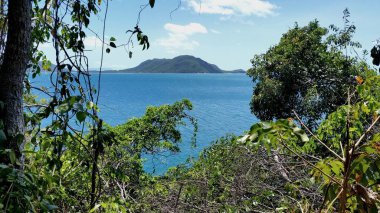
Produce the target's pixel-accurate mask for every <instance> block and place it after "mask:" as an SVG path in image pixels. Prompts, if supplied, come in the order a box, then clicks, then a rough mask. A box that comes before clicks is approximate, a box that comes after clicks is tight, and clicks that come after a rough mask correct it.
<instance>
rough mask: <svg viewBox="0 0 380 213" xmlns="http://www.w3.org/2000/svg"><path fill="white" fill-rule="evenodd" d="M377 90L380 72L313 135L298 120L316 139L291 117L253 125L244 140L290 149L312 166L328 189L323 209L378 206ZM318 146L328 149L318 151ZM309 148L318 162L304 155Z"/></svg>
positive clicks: (319, 180)
mask: <svg viewBox="0 0 380 213" xmlns="http://www.w3.org/2000/svg"><path fill="white" fill-rule="evenodd" d="M379 91H380V78H379V76H376V77H372V78H369V79H367V80H366V82H365V83H364V84H362V85H358V86H357V88H356V90H355V91H354V92H353V93H352V94H350V96H349V102H348V103H349V104H348V105H344V106H341V107H339V108H338V109H337V110H336V111H335V112H333V113H331V114H330V115H329V116H328V118H327V119H326V120H325V121H323V122H322V124H321V125H320V127H319V128H318V130H317V132H316V133H315V134H313V133H312V132H311V131H310V129H308V128H307V127H306V125H305V124H304V123H303V122H302V120H300V119H299V120H298V121H299V122H300V124H301V125H302V126H303V127H304V128H306V130H308V131H310V132H309V134H310V135H312V136H313V139H312V140H309V139H308V136H307V135H306V134H305V133H304V132H303V130H301V129H300V128H298V127H297V126H295V124H294V123H293V122H292V121H286V120H279V121H276V122H271V123H260V124H256V125H254V126H253V127H252V128H251V130H250V133H249V135H248V136H247V137H245V138H243V141H245V142H246V143H249V144H252V145H255V146H257V145H258V146H264V147H266V149H267V151H268V152H273V150H278V149H280V150H285V151H287V152H291V153H293V154H296V155H297V156H298V157H300V159H301V160H302V161H304V162H305V163H307V164H309V165H311V166H312V169H311V174H312V175H313V177H314V178H315V180H316V181H318V182H319V183H321V184H322V186H323V190H324V194H325V198H324V202H323V203H322V204H321V206H320V208H325V209H326V211H328V210H331V209H333V210H334V211H337V210H339V211H340V212H345V211H346V210H349V211H354V210H356V209H363V210H366V211H370V212H374V211H378V209H379V207H380V197H379V194H378V193H379V188H378V184H379V182H378V180H379V179H380V173H379V169H380V168H379V165H380V164H379V163H380V161H379V160H380V158H379V153H380V149H379V147H378V146H379V144H378V140H379V134H380V132H379V130H380V129H379V117H380V116H379V113H380V110H379V109H380V102H379V100H380V99H379V98H380V96H379V95H380V93H379ZM354 97H356V98H354ZM351 98H352V99H351ZM318 147H323V148H325V151H324V152H323V153H321V152H319V151H317V150H318V149H317V148H318ZM306 153H310V154H313V155H315V156H314V157H313V158H315V159H319V160H318V162H316V163H311V161H310V159H308V158H306V157H304V156H303V155H304V154H306ZM338 153H341V154H338ZM320 154H323V157H324V158H321V156H320ZM326 155H327V156H326Z"/></svg>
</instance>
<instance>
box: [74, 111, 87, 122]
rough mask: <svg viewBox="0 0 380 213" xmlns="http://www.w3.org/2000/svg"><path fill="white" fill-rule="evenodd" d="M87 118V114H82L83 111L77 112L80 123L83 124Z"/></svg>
mask: <svg viewBox="0 0 380 213" xmlns="http://www.w3.org/2000/svg"><path fill="white" fill-rule="evenodd" d="M86 116H87V114H86V112H82V111H81V112H77V114H76V117H77V119H78V121H79V122H81V123H82V122H83V121H84V120H85V119H86Z"/></svg>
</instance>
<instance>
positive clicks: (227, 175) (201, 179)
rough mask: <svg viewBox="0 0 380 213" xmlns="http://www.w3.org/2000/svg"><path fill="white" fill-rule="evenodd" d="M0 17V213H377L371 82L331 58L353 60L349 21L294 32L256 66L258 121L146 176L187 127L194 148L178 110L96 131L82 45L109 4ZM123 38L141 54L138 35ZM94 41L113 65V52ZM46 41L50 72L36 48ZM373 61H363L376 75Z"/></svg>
mask: <svg viewBox="0 0 380 213" xmlns="http://www.w3.org/2000/svg"><path fill="white" fill-rule="evenodd" d="M154 4H155V1H154V0H150V1H149V2H148V3H147V5H146V6H145V7H143V9H144V8H146V7H147V6H150V7H153V6H154ZM0 6H1V10H0V27H1V31H2V32H3V33H0V39H1V42H0V50H1V57H0V59H1V69H0V115H1V117H0V210H1V211H2V212H49V211H51V212H151V211H157V212H217V211H222V212H237V211H240V212H243V211H248V212H255V211H261V212H262V211H271V212H274V211H277V212H315V211H319V212H322V211H323V212H335V211H339V212H346V211H351V212H354V211H357V210H359V211H361V212H377V211H379V209H380V197H379V194H378V193H379V189H380V188H379V185H380V182H379V180H380V172H379V171H380V160H379V159H380V158H379V154H380V148H379V147H380V144H379V140H380V132H379V131H380V127H379V120H380V116H379V114H380V101H379V100H380V78H379V76H378V75H377V73H376V71H374V70H372V69H370V68H369V65H367V64H366V63H365V62H364V61H362V60H360V58H359V57H357V56H350V55H346V54H344V52H343V51H344V50H346V49H347V48H358V47H359V45H358V44H357V43H355V42H352V41H351V39H352V34H353V32H354V30H355V28H354V26H352V25H350V24H349V22H348V21H347V19H348V16H349V13H348V11H345V15H344V19H345V26H344V29H342V30H340V29H338V28H336V27H334V26H332V27H331V30H332V33H331V34H328V31H327V29H325V28H322V27H320V26H319V24H318V22H317V21H313V22H311V23H310V24H309V25H307V26H305V27H299V26H297V25H296V26H295V27H294V28H293V29H290V30H289V32H287V33H285V34H284V35H283V37H282V38H281V40H280V43H279V44H278V45H276V46H274V47H272V48H270V49H269V50H268V52H267V53H265V54H263V55H259V56H255V58H254V59H253V60H252V63H253V67H252V69H250V71H249V75H250V76H252V77H253V80H254V81H257V80H258V82H257V87H255V91H254V95H253V100H252V111H253V113H255V114H257V115H258V116H259V117H260V118H261V119H262V120H263V121H262V122H259V123H256V124H253V126H252V127H251V128H250V130H248V131H247V133H246V135H243V136H233V135H227V136H226V137H224V138H221V139H219V140H218V141H216V142H214V144H213V145H212V146H210V147H209V148H207V149H206V150H204V151H203V152H202V153H201V154H200V156H199V158H198V159H189V160H188V162H187V163H186V164H183V165H179V166H178V167H176V168H172V169H170V170H169V171H168V172H167V173H166V174H165V175H162V176H151V175H150V174H147V173H145V172H144V171H143V169H142V165H143V161H144V160H143V157H142V156H143V155H145V154H160V153H162V152H174V153H175V152H179V151H180V149H179V145H178V144H179V143H180V141H181V132H180V131H179V127H180V126H182V125H191V126H193V128H194V139H195V136H196V132H197V124H196V120H195V119H194V118H193V117H191V116H189V114H188V111H189V110H191V109H192V105H191V103H190V102H189V101H188V100H182V101H180V102H176V103H174V104H172V105H163V106H159V107H148V108H147V110H146V113H145V114H144V115H143V116H142V117H140V118H133V119H130V120H128V121H127V122H126V123H124V124H122V125H118V126H114V127H112V126H109V125H107V124H106V122H105V121H103V120H102V119H101V118H99V116H98V106H97V102H98V94H99V90H100V89H101V86H100V85H98V86H97V87H94V86H93V85H92V81H90V72H89V70H88V65H87V61H86V57H85V55H84V52H85V46H84V42H83V39H84V38H85V37H86V32H87V31H86V28H87V27H88V26H89V24H90V23H89V20H90V16H91V15H93V14H98V11H99V9H100V8H101V6H104V7H105V9H106V10H107V9H108V1H105V2H102V1H94V0H88V1H77V0H65V1H38V0H35V1H34V2H30V1H29V0H20V1H18V2H16V1H8V2H5V3H4V2H2V4H0ZM105 15H106V14H105ZM31 20H33V24H32V23H31ZM67 20H69V21H68V22H65V21H67ZM127 33H128V34H129V35H130V39H132V36H133V35H135V36H136V39H137V41H138V42H139V44H140V45H142V46H143V48H144V49H145V48H149V42H148V37H147V36H146V35H144V34H143V33H142V31H141V29H140V28H139V27H138V26H136V27H135V28H134V29H133V30H129V31H127ZM327 35H329V36H327ZM104 37H105V36H104V33H103V35H102V38H103V42H104V44H103V50H104V52H106V53H112V51H111V48H117V47H118V46H117V45H116V41H117V40H116V38H113V37H111V38H110V39H109V41H105V39H104ZM50 40H52V45H53V48H54V49H55V50H56V59H55V62H54V63H55V64H56V66H54V67H53V66H51V64H52V63H51V62H50V61H49V60H47V58H46V56H45V55H44V53H43V52H41V51H39V48H38V47H39V45H40V44H43V43H46V42H47V41H50ZM130 41H131V40H128V41H127V44H126V48H129V47H130V46H129V44H130V43H129V42H130ZM378 53H379V52H378V47H374V49H372V51H371V56H372V57H373V60H374V61H373V62H374V64H376V65H378V64H379V63H378V55H379V54H378ZM128 55H129V56H130V57H131V56H132V53H131V52H129V54H128ZM41 65H42V68H43V69H47V70H50V71H51V75H50V78H51V84H52V85H51V86H52V87H51V88H46V87H36V86H35V85H33V84H32V83H31V82H30V81H29V80H30V79H33V78H36V77H37V76H38V75H39V74H40V72H41ZM27 68H29V69H27ZM99 69H100V71H101V70H102V67H100V68H99ZM99 76H101V75H99ZM99 82H100V79H99ZM38 93H39V94H40V95H41V97H38V96H37V95H36V94H38ZM42 97H46V98H42ZM264 120H268V121H264ZM194 143H195V140H194Z"/></svg>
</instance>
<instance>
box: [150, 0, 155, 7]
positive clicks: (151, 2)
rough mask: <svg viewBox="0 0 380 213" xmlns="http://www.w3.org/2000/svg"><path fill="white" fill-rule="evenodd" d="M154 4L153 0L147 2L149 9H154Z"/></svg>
mask: <svg viewBox="0 0 380 213" xmlns="http://www.w3.org/2000/svg"><path fill="white" fill-rule="evenodd" d="M154 3H155V0H149V5H150V7H151V8H153V7H154Z"/></svg>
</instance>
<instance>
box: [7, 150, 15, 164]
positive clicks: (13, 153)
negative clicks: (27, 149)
mask: <svg viewBox="0 0 380 213" xmlns="http://www.w3.org/2000/svg"><path fill="white" fill-rule="evenodd" d="M9 159H10V160H11V163H12V164H15V163H16V153H15V152H14V151H13V150H10V151H9Z"/></svg>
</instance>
